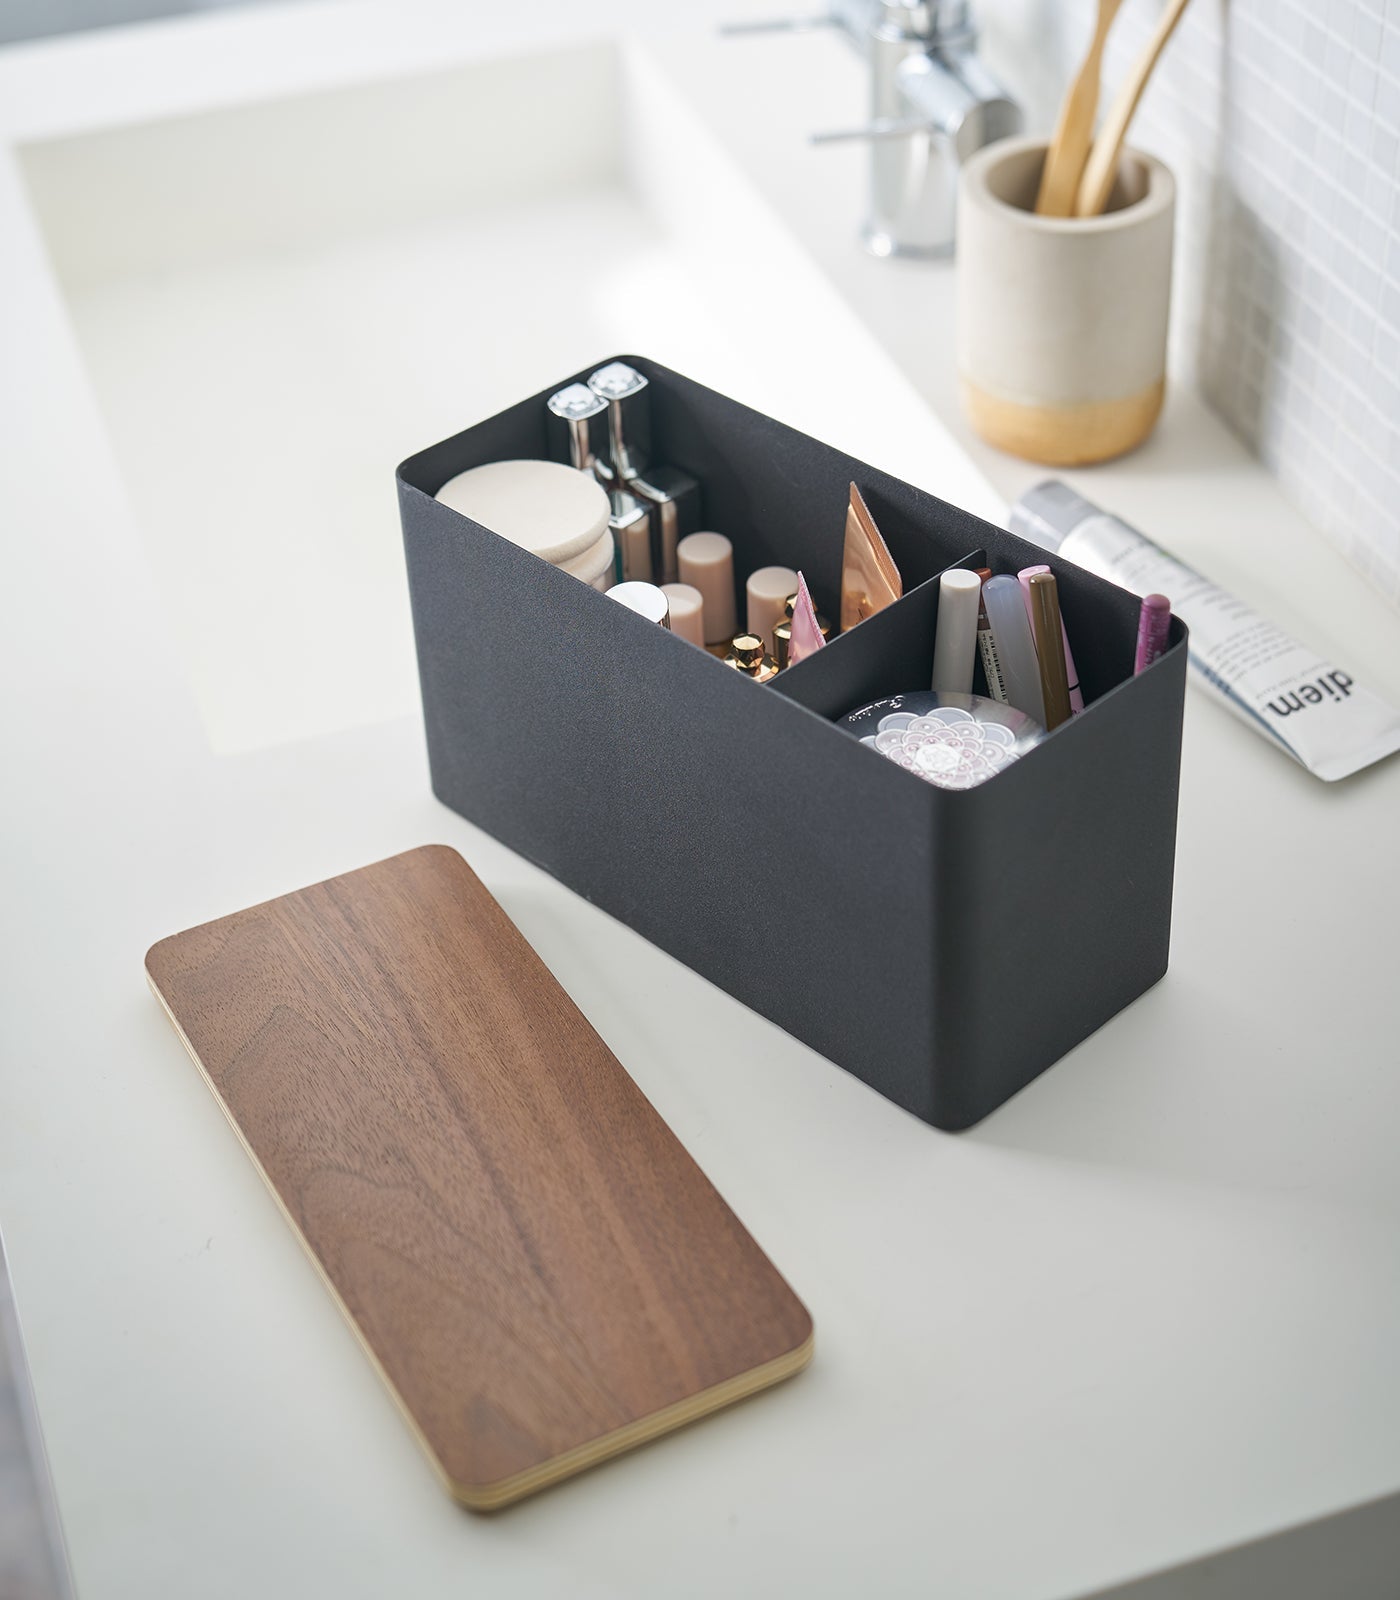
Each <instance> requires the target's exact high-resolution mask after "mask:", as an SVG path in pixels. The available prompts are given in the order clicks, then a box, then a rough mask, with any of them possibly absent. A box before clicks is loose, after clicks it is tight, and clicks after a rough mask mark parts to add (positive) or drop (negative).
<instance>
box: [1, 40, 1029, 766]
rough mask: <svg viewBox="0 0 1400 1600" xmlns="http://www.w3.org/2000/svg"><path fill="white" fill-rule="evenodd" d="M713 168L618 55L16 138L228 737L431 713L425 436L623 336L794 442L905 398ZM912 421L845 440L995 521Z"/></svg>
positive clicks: (112, 426) (138, 508)
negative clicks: (411, 527) (754, 410)
mask: <svg viewBox="0 0 1400 1600" xmlns="http://www.w3.org/2000/svg"><path fill="white" fill-rule="evenodd" d="M718 160H719V158H718V157H716V156H715V155H714V154H713V153H712V152H710V151H709V149H708V147H707V146H706V145H705V143H704V141H703V139H701V138H698V137H697V136H696V134H695V131H694V130H693V129H691V128H688V127H687V125H686V124H685V120H684V114H683V113H681V112H680V111H678V110H676V109H674V108H673V107H672V106H671V105H670V104H669V103H668V102H667V99H666V97H665V95H664V93H663V92H662V91H661V90H660V88H659V86H658V85H657V84H656V83H655V82H654V80H653V76H652V73H651V71H650V69H649V67H648V64H647V63H646V62H645V60H644V59H643V58H641V57H639V56H638V55H637V54H636V53H635V52H632V51H624V50H622V49H621V48H619V47H618V46H616V45H615V44H613V43H609V42H599V43H595V44H591V45H580V46H576V47H573V48H570V49H566V50H559V51H556V52H554V53H551V54H537V55H531V56H526V57H517V58H515V59H512V60H506V61H486V62H477V63H473V64H471V65H468V66H464V67H459V68H456V69H454V70H452V71H449V72H442V73H438V74H435V75H432V76H428V77H421V78H400V79H396V80H392V81H388V82H378V83H370V84H365V85H361V86H357V87H353V88H348V89H337V90H333V91H327V92H322V93H317V94H310V95H304V96H298V97H295V98H288V99H283V100H272V101H265V102H262V103H257V104H251V105H240V106H236V107H233V108H230V109H221V110H215V111H209V112H204V113H201V114H198V115H195V116H190V117H180V118H170V119H167V120H163V121H159V122H151V123H145V124H142V125H139V126H122V127H115V128H109V129H103V130H100V131H97V132H94V133H86V134H82V135H79V136H76V137H69V138H65V139H61V140H52V141H47V142H44V143H39V144H31V145H29V146H27V147H26V148H25V149H24V151H23V164H24V169H25V174H26V178H27V181H28V184H29V187H30V191H31V194H32V197H33V201H34V204H35V207H36V210H37V213H38V216H39V218H40V222H41V226H42V228H43V231H44V234H45V236H46V240H47V243H48V247H49V250H50V253H51V256H52V260H53V264H54V267H55V269H56V272H57V275H58V278H59V281H60V283H61V286H62V289H63V291H64V294H65V297H66V300H67V303H68V306H69V309H70V313H71V317H72V320H73V324H74V327H75V329H76V333H77V336H78V339H79V342H80V345H81V348H82V351H83V354H84V358H85V360H86V362H87V366H88V369H89V374H90V377H91V381H92V383H93V386H94V388H95V390H96V394H97V396H98V401H99V404H100V407H101V409H102V412H103V414H104V416H105V420H106V423H107V427H108V430H109V434H110V437H111V440H112V442H113V445H114V447H115V450H116V453H117V456H118V459H119V462H120V464H121V468H122V471H123V474H124V477H125V480H126V483H127V487H128V490H129V493H130V496H131V500H132V503H133V508H134V510H135V513H136V517H137V520H138V522H139V524H140V526H141V528H142V531H143V536H144V538H145V540H146V542H147V548H148V550H149V553H150V556H151V558H152V561H153V565H154V570H155V574H156V578H157V582H158V585H159V588H160V591H161V593H162V595H163V597H164V600H165V602H166V604H167V605H168V607H169V609H170V611H171V614H172V623H173V627H174V630H175V633H176V635H177V637H178V639H179V640H180V642H181V645H182V648H183V652H184V656H185V659H186V662H187V664H188V670H189V672H190V675H191V679H192V682H193V686H194V691H195V695H196V697H197V700H198V703H199V706H200V708H201V711H202V714H203V718H204V721H205V725H206V728H207V732H208V736H209V739H210V741H211V743H212V745H213V746H214V748H215V749H216V750H219V751H237V750H245V749H250V748H254V747H258V746H262V745H266V744H272V743H277V742H281V741H286V740H292V739H297V738H301V737H304V736H307V735H311V734H314V733H319V732H324V731H328V730H331V729H336V728H341V727H346V726H349V725H352V724H355V723H361V722H372V721H376V720H379V719H382V718H386V717H391V716H395V715H398V714H401V713H404V712H408V711H410V710H412V709H413V707H414V706H415V705H416V701H417V688H416V677H415V670H414V664H413V652H412V641H411V635H410V629H409V617H408V607H407V605H406V603H405V593H404V584H403V579H402V557H401V553H400V548H399V535H398V523H397V512H396V508H395V504H394V493H393V468H394V465H395V463H396V462H397V461H399V460H400V459H402V458H403V457H404V456H406V455H408V454H410V453H411V452H413V451H414V450H417V449H419V448H421V447H422V446H423V445H425V444H428V443H431V442H432V441H434V440H436V439H438V438H441V437H444V436H446V435H448V434H450V433H453V432H455V431H457V430H458V429H459V428H462V427H464V426H466V425H467V424H468V423H470V422H472V421H474V420H476V419H478V418H480V417H482V416H485V415H488V414H489V413H490V412H492V411H493V410H496V409H499V408H500V407H502V406H504V405H507V404H509V403H511V402H512V401H514V400H517V399H519V398H520V397H522V396H523V395H526V394H529V393H531V392H532V391H534V390H536V389H539V388H542V387H544V386H546V385H547V384H549V383H550V382H552V381H554V380H555V379H557V378H560V377H562V376H564V375H567V374H568V373H570V372H571V371H573V370H574V369H576V368H578V367H581V366H584V365H586V364H588V363H589V362H590V361H593V360H595V359H597V358H600V357H602V356H606V355H609V354H613V353H615V352H617V351H620V350H626V349H631V350H637V351H640V352H644V353H646V354H648V355H653V356H655V357H657V358H659V359H662V360H664V361H666V362H667V363H668V364H671V365H674V366H676V367H678V368H680V369H682V370H685V371H687V372H689V373H691V374H693V375H694V376H697V377H700V378H703V379H705V380H706V381H709V382H712V383H714V384H715V385H716V386H717V387H720V388H724V389H728V390H729V392H732V393H736V394H738V395H739V396H740V397H741V398H744V399H746V400H750V401H751V402H752V403H754V404H756V405H760V406H763V407H765V408H767V409H774V410H777V411H779V412H780V414H782V415H784V416H785V417H786V418H787V419H789V420H793V421H797V422H799V423H800V422H801V420H802V412H803V410H804V408H805V409H807V410H808V411H809V412H810V415H811V417H812V418H817V417H820V419H821V420H820V422H819V423H818V424H817V425H818V426H819V427H824V428H827V429H829V428H830V419H831V415H832V411H833V407H832V405H831V404H830V403H829V394H830V390H831V389H832V388H833V387H834V386H836V385H838V384H840V383H841V382H843V380H844V382H846V383H849V384H850V385H851V387H852V391H853V392H852V399H853V400H855V399H858V398H860V397H861V396H863V397H864V399H865V400H867V401H868V400H869V399H870V397H871V395H872V394H874V393H877V392H881V391H883V393H881V399H882V402H883V403H882V405H881V407H879V408H876V407H872V406H869V405H868V404H866V405H858V406H854V407H853V408H852V409H853V416H852V424H853V429H854V430H857V431H858V430H859V429H860V427H861V423H860V420H859V419H860V417H861V416H863V415H866V414H868V413H869V412H870V411H872V410H875V409H881V410H886V411H887V409H888V406H887V402H888V399H889V393H888V391H889V389H890V388H892V387H894V388H898V387H900V386H901V385H902V380H900V379H898V378H897V377H896V376H895V375H894V373H893V370H892V369H891V368H890V367H889V366H888V364H887V363H886V362H885V359H884V358H883V357H881V356H879V355H877V354H876V353H875V349H874V346H873V343H872V341H870V340H869V339H867V338H866V336H865V335H864V333H863V332H862V331H860V330H858V329H857V328H856V327H855V325H854V324H853V323H851V322H850V320H849V317H848V316H847V314H846V313H844V311H843V310H842V308H840V306H839V305H838V304H837V303H836V302H835V299H834V296H833V294H832V292H831V291H830V290H829V289H828V288H827V287H826V285H825V284H824V283H823V282H822V281H821V280H820V279H818V278H817V276H816V275H815V272H814V270H813V269H811V268H809V267H808V266H807V264H806V262H805V260H804V259H803V258H802V257H801V256H800V255H799V254H798V253H797V252H796V251H795V250H794V249H792V248H791V247H790V246H789V245H788V244H787V243H786V241H785V240H783V239H782V237H781V235H778V238H777V240H776V241H775V240H774V239H772V238H768V239H764V238H762V237H759V235H761V234H762V233H763V230H765V229H769V230H770V231H773V225H771V224H770V223H768V222H767V220H766V218H764V217H763V216H762V215H749V214H748V213H747V212H746V209H745V206H744V202H743V197H742V195H739V196H738V197H737V198H736V194H735V185H734V182H733V177H732V174H728V173H724V172H721V171H718V170H710V167H712V166H713V164H714V163H715V162H717V161H718ZM707 163H709V164H710V167H707ZM678 170H679V171H682V172H684V173H685V174H686V178H685V182H684V185H683V186H680V185H679V184H678V180H677V178H676V177H675V174H676V172H677V171H678ZM746 245H747V246H748V248H746V247H745V246H746ZM784 322H786V323H787V325H788V326H789V327H793V326H801V325H802V324H803V323H804V322H805V323H809V324H810V325H811V327H812V328H814V329H816V330H819V332H820V337H818V338H816V339H810V340H807V341H806V343H807V352H806V354H805V355H801V356H793V355H792V354H791V353H790V352H791V350H792V347H793V344H794V341H793V340H792V339H791V338H783V339H782V341H781V344H780V346H779V347H778V348H777V349H775V348H774V347H773V344H772V342H771V340H772V334H773V330H774V328H775V327H781V326H782V325H783V323H784ZM824 391H825V392H826V394H827V401H826V402H824V403H816V402H818V401H819V400H820V397H821V395H822V393H823V392H824ZM910 400H911V405H910V407H909V411H910V415H911V417H913V418H917V420H916V421H915V423H914V428H913V433H912V435H911V438H910V439H908V440H905V441H901V440H900V438H899V437H898V436H897V435H896V434H892V433H891V430H890V429H889V427H888V426H882V427H881V428H879V429H878V430H876V429H872V428H869V427H868V426H867V427H866V429H865V433H866V436H865V437H864V438H859V437H856V438H853V437H851V436H845V437H842V438H840V439H838V440H836V441H835V442H838V443H841V444H843V445H845V446H846V447H847V448H850V449H852V450H853V451H855V452H857V453H861V452H864V453H866V454H868V455H871V456H873V457H874V458H875V459H876V460H878V461H879V462H880V464H881V465H886V466H890V467H892V468H893V470H896V471H901V470H902V471H903V472H904V474H905V475H906V476H914V477H923V478H924V479H925V480H927V481H928V482H929V483H930V486H932V487H935V488H938V489H939V492H941V493H944V494H945V495H946V494H949V493H950V490H949V487H948V482H949V471H950V470H951V471H952V472H953V473H954V475H955V476H956V475H958V474H961V476H962V477H963V479H964V480H967V482H966V487H965V490H964V494H963V498H964V500H968V499H969V498H970V499H974V500H975V499H977V498H978V496H979V495H980V496H981V500H982V504H981V507H980V508H981V509H983V510H991V511H992V512H993V514H995V511H996V504H997V503H996V502H995V501H993V500H992V499H991V496H990V493H989V492H987V491H985V490H983V488H982V486H981V484H980V481H979V480H978V479H977V478H976V476H975V474H973V473H971V472H970V471H969V470H968V469H967V468H966V467H965V466H964V465H963V464H962V461H961V457H960V456H959V454H958V452H956V451H955V450H954V449H953V448H952V447H951V444H950V442H949V441H947V439H946V436H944V435H942V433H941V430H940V429H938V427H937V425H936V424H934V423H932V422H931V421H930V420H929V419H928V418H927V416H926V414H925V413H924V412H923V409H922V407H919V406H918V405H917V402H916V401H914V400H913V397H912V395H911V396H910ZM836 409H838V410H839V407H838V408H836ZM911 443H912V446H913V448H912V449H903V448H902V444H903V445H908V444H911ZM901 456H902V459H900V458H901Z"/></svg>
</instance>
